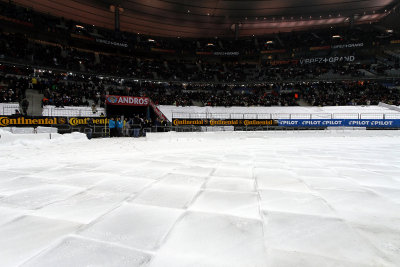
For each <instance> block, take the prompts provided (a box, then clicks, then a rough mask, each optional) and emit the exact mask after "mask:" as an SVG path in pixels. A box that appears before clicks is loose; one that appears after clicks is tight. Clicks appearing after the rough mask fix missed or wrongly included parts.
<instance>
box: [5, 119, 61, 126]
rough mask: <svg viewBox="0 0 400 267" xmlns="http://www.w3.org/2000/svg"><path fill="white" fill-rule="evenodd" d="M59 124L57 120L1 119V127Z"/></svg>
mask: <svg viewBox="0 0 400 267" xmlns="http://www.w3.org/2000/svg"><path fill="white" fill-rule="evenodd" d="M52 124H57V118H40V119H33V118H32V119H28V118H25V117H18V118H12V117H0V126H1V127H6V126H14V125H16V126H17V125H33V126H34V125H52Z"/></svg>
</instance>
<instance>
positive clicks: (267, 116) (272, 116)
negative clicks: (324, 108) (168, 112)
mask: <svg viewBox="0 0 400 267" xmlns="http://www.w3.org/2000/svg"><path fill="white" fill-rule="evenodd" d="M172 118H174V119H227V120H230V119H236V120H252V119H263V120H279V119H285V120H291V119H293V120H301V119H303V120H307V119H310V120H311V119H353V120H357V119H359V120H362V119H365V120H367V119H374V120H378V119H391V120H392V119H400V112H399V113H189V112H173V113H172Z"/></svg>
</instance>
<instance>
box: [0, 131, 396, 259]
mask: <svg viewBox="0 0 400 267" xmlns="http://www.w3.org/2000/svg"><path fill="white" fill-rule="evenodd" d="M8 140H11V141H9V142H3V143H1V139H0V167H1V168H0V266H19V265H22V266H49V267H50V266H51V267H54V266H118V267H121V266H162V267H165V266H196V267H197V266H229V267H231V266H240V267H243V266H316V267H321V266H351V267H353V266H399V265H400V132H398V131H361V130H359V131H343V130H340V131H301V132H251V133H243V132H242V133H240V132H234V133H232V132H217V133H165V134H151V135H150V136H149V137H148V138H147V139H144V138H143V139H129V138H119V139H118V138H114V139H96V140H93V139H92V140H90V141H89V140H86V139H84V138H80V137H79V134H75V135H74V136H71V137H69V136H68V135H65V136H64V137H63V138H61V137H60V138H56V139H52V140H45V139H37V140H33V141H27V140H24V141H21V140H18V138H9V139H8Z"/></svg>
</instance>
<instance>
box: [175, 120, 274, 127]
mask: <svg viewBox="0 0 400 267" xmlns="http://www.w3.org/2000/svg"><path fill="white" fill-rule="evenodd" d="M172 124H173V125H174V126H179V125H182V126H184V125H186V126H187V125H197V126H273V125H278V123H277V122H276V121H275V120H207V119H173V120H172Z"/></svg>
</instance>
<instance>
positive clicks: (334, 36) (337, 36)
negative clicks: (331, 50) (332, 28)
mask: <svg viewBox="0 0 400 267" xmlns="http://www.w3.org/2000/svg"><path fill="white" fill-rule="evenodd" d="M332 38H334V39H336V38H342V36H340V35H333V36H332Z"/></svg>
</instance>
